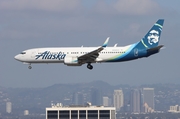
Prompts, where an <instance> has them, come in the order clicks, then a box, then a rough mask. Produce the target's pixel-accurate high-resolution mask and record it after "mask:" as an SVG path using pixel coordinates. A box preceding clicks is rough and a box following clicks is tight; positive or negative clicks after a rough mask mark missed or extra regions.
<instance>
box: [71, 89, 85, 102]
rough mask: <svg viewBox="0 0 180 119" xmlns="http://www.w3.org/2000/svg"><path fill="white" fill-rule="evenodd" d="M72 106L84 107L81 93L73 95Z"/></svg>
mask: <svg viewBox="0 0 180 119" xmlns="http://www.w3.org/2000/svg"><path fill="white" fill-rule="evenodd" d="M72 103H73V104H74V105H84V97H83V94H82V93H81V92H77V93H74V94H73V102H72Z"/></svg>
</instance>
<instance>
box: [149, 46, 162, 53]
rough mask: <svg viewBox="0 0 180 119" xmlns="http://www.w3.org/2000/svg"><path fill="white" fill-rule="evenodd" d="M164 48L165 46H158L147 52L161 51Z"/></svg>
mask: <svg viewBox="0 0 180 119" xmlns="http://www.w3.org/2000/svg"><path fill="white" fill-rule="evenodd" d="M163 46H164V45H159V46H157V47H154V48H150V49H147V52H154V51H159V49H161V48H162V47H163Z"/></svg>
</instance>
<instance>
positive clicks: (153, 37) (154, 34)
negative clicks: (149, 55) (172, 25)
mask: <svg viewBox="0 0 180 119" xmlns="http://www.w3.org/2000/svg"><path fill="white" fill-rule="evenodd" d="M147 39H148V43H149V44H150V45H152V44H153V43H157V42H158V41H159V32H158V31H156V30H152V31H150V32H149V35H148V37H147Z"/></svg>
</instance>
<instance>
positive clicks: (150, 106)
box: [143, 88, 154, 112]
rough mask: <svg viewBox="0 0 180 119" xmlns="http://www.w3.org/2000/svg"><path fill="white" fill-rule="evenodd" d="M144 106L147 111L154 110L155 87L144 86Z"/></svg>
mask: <svg viewBox="0 0 180 119" xmlns="http://www.w3.org/2000/svg"><path fill="white" fill-rule="evenodd" d="M143 106H144V111H145V112H153V111H154V88H143Z"/></svg>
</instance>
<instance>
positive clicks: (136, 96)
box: [130, 89, 141, 113]
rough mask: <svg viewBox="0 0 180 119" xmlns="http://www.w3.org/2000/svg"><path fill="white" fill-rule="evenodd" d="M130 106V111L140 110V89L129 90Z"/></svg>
mask: <svg viewBox="0 0 180 119" xmlns="http://www.w3.org/2000/svg"><path fill="white" fill-rule="evenodd" d="M130 107H131V112H132V113H140V112H141V91H140V90H139V89H133V90H131V96H130Z"/></svg>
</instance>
